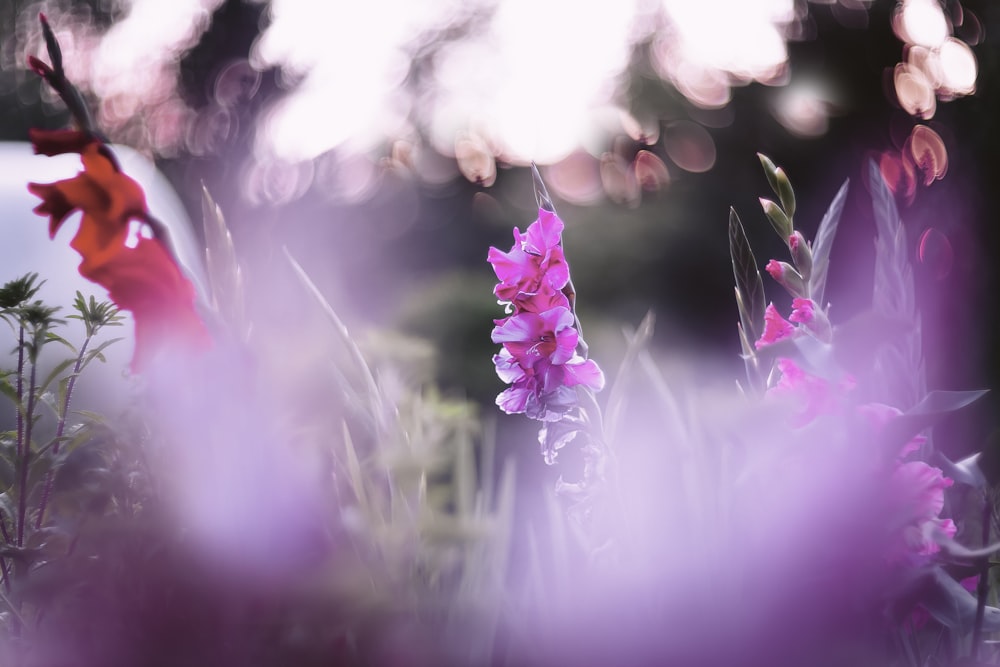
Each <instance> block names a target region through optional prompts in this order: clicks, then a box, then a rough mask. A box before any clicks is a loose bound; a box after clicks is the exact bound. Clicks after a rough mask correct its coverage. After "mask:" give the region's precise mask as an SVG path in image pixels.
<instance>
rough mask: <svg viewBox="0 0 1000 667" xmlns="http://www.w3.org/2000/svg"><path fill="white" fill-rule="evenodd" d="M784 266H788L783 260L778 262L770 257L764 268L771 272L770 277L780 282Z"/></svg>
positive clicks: (783, 273)
mask: <svg viewBox="0 0 1000 667" xmlns="http://www.w3.org/2000/svg"><path fill="white" fill-rule="evenodd" d="M786 267H788V264H786V263H785V262H779V261H778V260H776V259H772V260H770V261H769V262H768V263H767V266H765V267H764V270H765V271H767V272H768V273H769V274H771V277H772V278H774V279H775V280H777V281H778V282H781V277H782V276H783V275H785V271H786Z"/></svg>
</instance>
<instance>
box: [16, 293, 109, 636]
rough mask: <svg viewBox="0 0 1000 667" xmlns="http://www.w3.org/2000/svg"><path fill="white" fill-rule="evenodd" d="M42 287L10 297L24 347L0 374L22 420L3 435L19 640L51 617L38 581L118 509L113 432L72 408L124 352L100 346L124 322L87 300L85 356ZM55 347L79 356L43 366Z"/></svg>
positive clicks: (81, 314) (82, 313)
mask: <svg viewBox="0 0 1000 667" xmlns="http://www.w3.org/2000/svg"><path fill="white" fill-rule="evenodd" d="M37 278H38V276H37V274H28V275H27V276H24V277H23V278H18V279H17V280H13V281H10V282H9V283H7V284H6V285H5V286H4V287H3V288H0V317H3V318H4V319H5V320H6V321H7V322H8V324H10V325H11V327H12V329H13V330H14V333H15V337H16V341H17V342H16V347H15V350H14V351H15V353H16V354H15V356H14V360H15V362H16V366H15V367H14V368H10V369H4V370H3V372H2V374H0V392H2V393H3V395H4V397H6V398H7V399H8V400H9V401H10V402H11V403H12V404H13V406H14V408H15V411H16V416H17V428H16V429H14V430H11V431H7V432H5V433H3V434H0V488H2V492H0V577H2V579H0V590H2V591H3V593H4V596H3V603H4V604H5V605H6V606H7V607H8V610H9V612H10V613H9V614H7V615H6V616H5V618H6V627H5V628H4V631H5V632H6V633H9V634H11V635H14V636H19V635H20V634H21V633H23V632H24V631H25V630H26V629H27V628H26V627H25V625H26V624H29V623H34V619H36V618H38V617H39V615H40V614H42V613H43V611H44V610H43V608H42V607H40V606H38V605H33V604H31V599H30V595H28V594H27V593H26V591H28V592H30V591H31V590H32V586H33V583H32V582H33V581H34V580H35V578H36V576H37V575H38V573H39V572H41V571H42V570H44V569H45V568H46V567H47V566H49V565H50V564H51V563H52V562H53V561H54V560H57V559H59V558H61V557H62V556H63V555H64V554H65V553H66V549H67V547H68V546H69V545H70V544H71V543H73V541H74V540H75V539H76V537H77V533H76V529H75V528H74V526H76V527H78V526H79V522H80V521H81V520H82V518H83V517H84V516H87V515H92V514H95V513H96V514H97V515H100V514H102V513H103V511H104V508H105V507H106V505H107V503H108V502H109V499H110V491H109V485H108V484H107V481H108V469H107V460H106V451H105V447H104V445H105V444H106V441H107V438H106V434H105V427H103V426H101V425H100V424H99V423H97V422H96V421H95V420H93V419H91V418H90V417H86V416H76V417H74V416H73V415H71V413H70V405H71V400H72V393H73V386H74V384H75V381H76V379H77V378H78V377H79V375H80V373H82V372H83V370H84V369H85V368H86V367H87V366H88V365H89V364H90V363H91V362H92V361H93V360H94V359H99V360H101V361H103V360H104V356H103V350H104V349H106V348H107V346H108V345H110V344H112V343H113V342H114V340H109V341H102V342H101V343H100V344H98V345H96V346H91V343H92V341H93V340H94V338H95V336H97V335H98V334H99V333H100V332H101V331H102V330H103V329H104V327H108V326H116V325H118V324H120V321H121V319H122V318H121V316H120V315H119V314H118V311H117V309H116V308H114V306H112V305H111V304H109V303H100V302H98V301H97V300H96V299H94V298H93V297H90V299H89V300H86V299H84V297H83V295H82V294H80V293H79V292H78V293H77V295H76V300H75V302H74V308H75V311H76V314H74V315H70V316H69V317H70V318H72V319H79V320H81V321H82V322H83V324H84V327H85V332H86V333H85V338H84V340H83V343H82V344H81V345H80V346H79V348H77V347H76V346H75V345H73V344H72V343H70V342H69V341H67V340H65V339H64V338H63V337H61V336H60V335H58V334H57V333H55V331H53V329H57V328H58V327H60V326H61V325H62V324H64V320H61V319H58V318H56V317H55V313H56V312H57V311H58V308H55V307H50V306H47V305H46V304H44V303H43V302H41V301H39V300H34V297H35V294H36V293H37V291H38V288H39V287H40V286H41V283H38V282H37ZM51 342H58V343H61V344H62V345H63V346H65V347H66V348H67V349H69V350H70V351H71V352H72V354H73V356H70V357H68V358H64V359H61V360H56V361H55V362H52V360H51V359H44V360H43V359H41V358H40V354H41V351H42V348H43V347H44V346H45V345H47V344H48V343H51ZM43 366H45V368H43ZM53 387H55V388H56V391H55V393H53V391H52V388H53ZM39 406H45V407H47V408H48V410H49V412H48V414H47V415H46V414H44V413H43V412H42V411H41V410H40V409H39ZM47 510H49V513H48V514H46V512H47Z"/></svg>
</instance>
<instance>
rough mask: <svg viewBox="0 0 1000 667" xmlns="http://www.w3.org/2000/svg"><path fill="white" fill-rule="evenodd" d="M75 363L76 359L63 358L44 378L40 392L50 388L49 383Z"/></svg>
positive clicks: (39, 386) (39, 388)
mask: <svg viewBox="0 0 1000 667" xmlns="http://www.w3.org/2000/svg"><path fill="white" fill-rule="evenodd" d="M75 363H76V359H63V360H62V361H60V362H59V363H58V364H56V366H55V367H54V368H53V369H52V370H51V371H49V374H48V375H46V376H45V379H44V380H42V383H41V384H40V385H38V393H39V394H42V393H44V392H45V390H46V389H48V388H49V385H50V384H52V381H53V380H55V379H56V378H58V377H59V376H60V375H62V373H63V371H65V370H66V369H67V368H69V367H71V366H72V365H73V364H75ZM57 414H58V411H57Z"/></svg>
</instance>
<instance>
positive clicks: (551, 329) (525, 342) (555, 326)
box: [493, 306, 579, 368]
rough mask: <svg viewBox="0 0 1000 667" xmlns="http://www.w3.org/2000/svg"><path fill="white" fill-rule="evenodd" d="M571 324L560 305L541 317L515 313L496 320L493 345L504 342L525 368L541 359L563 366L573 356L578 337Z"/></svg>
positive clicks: (566, 313)
mask: <svg viewBox="0 0 1000 667" xmlns="http://www.w3.org/2000/svg"><path fill="white" fill-rule="evenodd" d="M573 321H574V320H573V313H572V312H570V310H569V308H563V307H562V306H559V307H557V308H553V309H552V310H547V311H545V312H544V313H541V314H539V313H518V314H516V315H512V316H511V317H508V318H507V319H505V320H498V321H497V326H496V327H495V328H494V329H493V342H494V343H504V345H505V347H506V348H507V350H508V351H509V352H510V353H511V354H512V355H514V358H515V359H516V360H517V362H518V363H519V364H520V365H521V366H523V367H525V368H530V367H532V366H534V365H535V363H536V362H538V361H539V360H542V359H544V360H546V361H548V362H550V363H552V364H564V363H566V362H567V361H569V359H570V358H571V357H572V356H573V350H575V349H576V344H577V340H578V338H579V335H578V334H577V331H576V329H574V328H573Z"/></svg>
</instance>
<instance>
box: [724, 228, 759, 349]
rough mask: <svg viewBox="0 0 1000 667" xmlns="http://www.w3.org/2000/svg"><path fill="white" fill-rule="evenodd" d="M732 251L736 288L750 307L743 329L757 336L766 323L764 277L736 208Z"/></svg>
mask: <svg viewBox="0 0 1000 667" xmlns="http://www.w3.org/2000/svg"><path fill="white" fill-rule="evenodd" d="M729 254H730V256H731V257H732V260H733V276H734V277H735V278H736V289H737V290H739V292H740V298H741V299H742V302H743V306H744V307H745V308H746V315H747V317H746V319H744V320H743V330H744V331H745V332H746V333H747V334H748V335H749V338H751V339H752V340H757V339H759V338H760V335H761V327H762V326H763V323H764V308H765V304H764V281H763V280H761V277H760V271H758V270H757V259H756V258H755V257H754V256H753V251H752V250H751V249H750V242H749V241H748V240H747V236H746V232H745V231H744V230H743V224H742V223H741V222H740V218H739V216H738V215H737V214H736V210H735V209H733V208H730V209H729Z"/></svg>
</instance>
